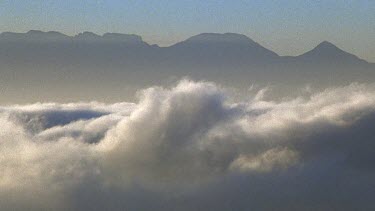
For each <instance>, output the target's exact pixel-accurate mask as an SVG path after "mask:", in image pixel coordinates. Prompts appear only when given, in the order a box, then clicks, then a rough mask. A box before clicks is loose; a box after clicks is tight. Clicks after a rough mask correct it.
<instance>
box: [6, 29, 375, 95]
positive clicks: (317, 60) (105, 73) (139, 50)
mask: <svg viewBox="0 0 375 211" xmlns="http://www.w3.org/2000/svg"><path fill="white" fill-rule="evenodd" d="M184 76H189V77H192V78H194V79H205V80H212V81H218V82H220V83H224V84H228V85H231V86H232V85H233V86H242V87H245V86H249V84H253V83H255V84H260V85H274V84H275V85H277V84H279V85H280V84H281V85H282V86H287V87H296V86H300V85H303V84H306V83H316V84H318V86H320V87H327V86H330V85H335V84H347V83H349V82H372V81H374V80H375V65H374V64H371V63H368V62H366V61H365V60H362V59H360V58H358V57H357V56H355V55H352V54H350V53H348V52H345V51H343V50H341V49H340V48H338V47H336V46H335V45H333V44H332V43H329V42H327V41H324V42H322V43H321V44H319V45H318V46H316V47H315V48H314V49H312V50H311V51H308V52H306V53H304V54H302V55H300V56H295V57H293V56H279V55H278V54H276V53H275V52H273V51H271V50H269V49H267V48H265V47H263V46H261V45H260V44H259V43H257V42H255V41H254V40H252V39H250V38H249V37H247V36H245V35H241V34H236V33H224V34H218V33H202V34H198V35H195V36H192V37H190V38H188V39H186V40H184V41H181V42H178V43H176V44H174V45H171V46H168V47H159V46H157V45H150V44H148V43H146V42H144V41H143V40H142V38H141V37H140V36H138V35H132V34H120V33H106V34H104V35H97V34H95V33H92V32H83V33H79V34H77V35H75V36H68V35H64V34H62V33H59V32H54V31H50V32H42V31H36V30H31V31H29V32H27V33H13V32H3V33H1V34H0V90H2V93H0V95H2V97H0V98H2V99H9V98H11V96H13V95H17V94H19V95H20V96H19V98H17V99H22V98H21V96H30V97H31V98H32V99H34V97H32V96H35V99H50V97H51V96H52V98H53V97H55V96H57V95H56V93H57V92H58V93H59V95H66V96H69V97H71V98H72V100H74V99H76V98H77V99H81V100H82V99H85V97H87V98H88V99H96V97H97V96H104V98H106V97H108V96H117V98H116V101H118V100H123V99H122V97H123V95H122V93H123V90H124V89H126V90H129V93H130V94H127V96H128V95H131V96H133V93H134V90H135V89H138V88H141V87H143V86H150V85H153V84H162V83H164V82H168V81H170V80H172V79H178V78H181V77H184ZM98 85H101V86H105V88H101V89H99V88H98ZM30 87H31V88H30ZM48 87H50V89H48ZM129 87H130V88H129ZM69 89H71V90H72V92H74V93H76V94H77V97H76V98H75V97H74V94H72V93H70V94H67V90H69ZM96 89H97V92H93V90H96ZM53 90H55V91H53ZM74 90H81V91H80V92H77V91H74ZM106 90H107V91H106ZM108 92H110V94H109V93H108ZM93 93H95V96H93ZM116 93H117V95H116ZM7 95H9V96H8V97H7ZM99 98H102V97H99ZM25 101H26V99H25ZM29 101H30V100H29ZM31 101H32V100H31ZM0 102H1V99H0Z"/></svg>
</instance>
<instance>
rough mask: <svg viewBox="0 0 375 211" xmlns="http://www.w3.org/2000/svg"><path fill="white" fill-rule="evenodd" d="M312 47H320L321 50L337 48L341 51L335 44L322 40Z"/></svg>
mask: <svg viewBox="0 0 375 211" xmlns="http://www.w3.org/2000/svg"><path fill="white" fill-rule="evenodd" d="M314 49H322V50H329V49H330V50H338V51H342V50H341V49H340V48H338V47H337V46H336V45H334V44H333V43H331V42H328V41H323V42H321V43H320V44H319V45H317V46H316V47H315V48H314Z"/></svg>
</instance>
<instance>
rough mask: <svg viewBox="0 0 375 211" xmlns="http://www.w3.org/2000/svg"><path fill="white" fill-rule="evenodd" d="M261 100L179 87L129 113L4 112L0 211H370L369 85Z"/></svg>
mask: <svg viewBox="0 0 375 211" xmlns="http://www.w3.org/2000/svg"><path fill="white" fill-rule="evenodd" d="M265 94H266V93H264V91H260V93H259V94H257V95H254V97H253V98H251V100H248V101H244V102H233V101H232V100H231V99H230V96H229V95H228V94H227V93H226V91H225V90H224V89H222V88H220V87H219V86H217V85H215V84H213V83H209V82H193V81H188V80H183V81H181V82H180V83H179V84H177V85H176V86H174V87H171V88H162V87H153V88H149V89H146V90H143V91H141V92H140V101H139V103H137V104H133V103H117V104H111V105H107V104H101V103H96V102H93V103H71V104H55V103H49V104H33V105H25V106H20V105H15V106H7V107H1V108H0V125H1V130H0V167H1V171H0V205H1V209H2V210H24V209H29V210H30V209H32V210H33V209H34V210H40V209H53V210H92V209H97V210H104V209H106V210H251V209H261V210H267V209H270V210H304V209H305V210H345V209H347V210H351V209H370V210H371V209H374V208H375V203H373V199H372V198H373V196H374V195H375V182H374V180H373V178H374V176H375V167H374V165H373V163H374V161H375V154H374V152H375V133H373V125H374V124H375V87H374V86H373V85H360V84H352V85H350V86H346V87H338V88H332V89H327V90H325V91H323V92H320V93H315V94H311V95H309V96H304V97H299V98H295V99H287V100H281V101H266V100H264V98H263V97H261V96H263V95H265Z"/></svg>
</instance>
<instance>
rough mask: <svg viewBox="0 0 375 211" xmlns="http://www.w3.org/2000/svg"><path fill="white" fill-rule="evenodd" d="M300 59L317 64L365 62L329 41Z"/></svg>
mask: <svg viewBox="0 0 375 211" xmlns="http://www.w3.org/2000/svg"><path fill="white" fill-rule="evenodd" d="M298 57H299V58H303V59H305V60H310V61H315V62H317V63H319V62H327V61H328V62H335V63H337V62H340V63H347V62H365V61H364V60H362V59H360V58H358V57H357V56H355V55H353V54H350V53H348V52H346V51H344V50H342V49H340V48H338V47H337V46H336V45H334V44H332V43H330V42H328V41H323V42H321V43H320V44H319V45H317V46H316V47H315V48H314V49H312V50H311V51H308V52H306V53H304V54H302V55H300V56H298Z"/></svg>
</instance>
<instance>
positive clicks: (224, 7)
mask: <svg viewBox="0 0 375 211" xmlns="http://www.w3.org/2000/svg"><path fill="white" fill-rule="evenodd" d="M0 20H1V21H0V31H2V32H3V31H16V32H25V31H28V30H30V29H39V30H45V31H49V30H55V31H61V32H63V33H66V34H69V35H73V34H76V33H79V32H82V31H92V32H95V33H98V34H102V33H105V32H121V33H135V34H139V35H142V37H143V38H144V40H146V41H148V42H150V43H158V44H161V45H170V44H173V43H175V42H177V41H180V40H183V39H185V38H187V37H189V36H192V35H195V34H198V33H202V32H237V33H242V34H245V35H247V36H249V37H251V38H252V39H254V40H255V41H257V42H259V43H260V44H262V45H264V46H265V47H267V48H269V49H271V50H274V51H275V52H277V53H279V54H280V55H298V54H300V53H303V52H304V51H306V50H309V49H311V48H312V47H314V46H315V45H317V44H318V43H319V42H321V41H323V40H328V41H331V42H333V43H335V44H336V45H338V46H339V47H341V48H343V49H344V50H347V51H350V52H352V53H354V54H356V55H358V56H360V57H362V58H364V59H367V60H369V61H373V62H375V1H373V0H356V1H355V0H341V1H339V0H336V1H335V0H324V1H318V0H306V1H299V0H295V1H287V0H253V1H244V0H242V1H241V0H226V1H224V0H216V1H211V0H205V1H203V0H184V1H183V0H148V1H142V0H121V1H120V0H107V1H105V0H81V1H77V0H64V1H63V0H61V1H56V0H32V1H31V0H22V1H21V0H0Z"/></svg>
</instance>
